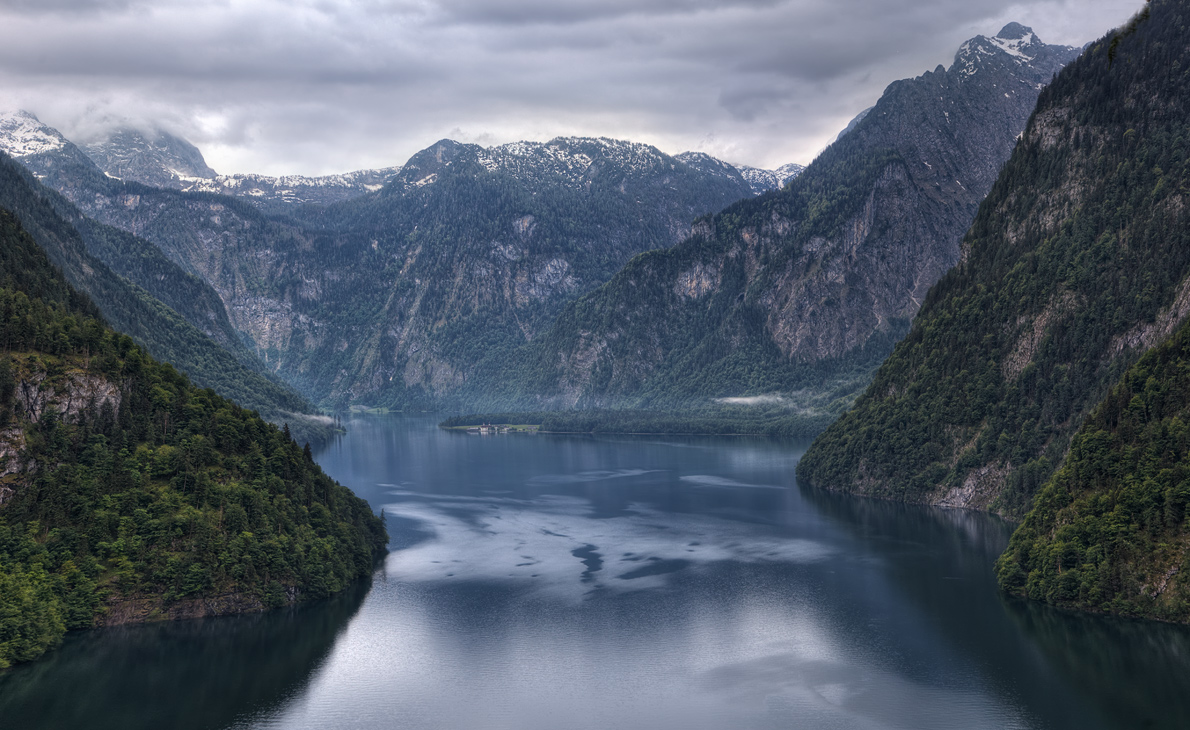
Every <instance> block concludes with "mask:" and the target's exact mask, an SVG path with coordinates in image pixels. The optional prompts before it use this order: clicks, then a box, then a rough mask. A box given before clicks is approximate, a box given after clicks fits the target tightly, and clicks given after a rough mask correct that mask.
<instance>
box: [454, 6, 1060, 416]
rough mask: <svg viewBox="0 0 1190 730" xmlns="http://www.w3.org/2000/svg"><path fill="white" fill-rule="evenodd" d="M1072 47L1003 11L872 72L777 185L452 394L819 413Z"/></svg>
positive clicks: (968, 208)
mask: <svg viewBox="0 0 1190 730" xmlns="http://www.w3.org/2000/svg"><path fill="white" fill-rule="evenodd" d="M1075 53H1076V51H1075V49H1072V48H1067V47H1064V46H1050V45H1046V44H1045V43H1042V42H1041V41H1040V40H1039V39H1037V37H1036V36H1035V35H1034V34H1033V33H1032V31H1031V30H1029V29H1028V28H1024V27H1023V26H1020V25H1018V24H1015V23H1014V24H1010V25H1009V26H1006V27H1005V28H1004V29H1003V30H1002V31H1001V32H1000V34H999V35H997V36H996V37H994V38H987V37H984V36H979V37H977V38H974V39H972V40H971V41H968V42H967V43H966V44H964V46H963V47H962V48H961V49H960V50H959V52H958V54H957V55H956V57H955V63H954V64H953V65H952V66H951V68H950V69H944V68H942V67H941V66H939V67H938V68H937V69H936V70H934V71H931V72H927V73H926V74H923V75H922V76H920V77H918V78H915V79H907V80H904V81H898V82H896V83H894V84H892V85H890V86H889V87H888V89H887V90H886V91H885V93H884V95H883V96H882V97H881V99H880V100H879V102H878V103H877V104H876V106H875V108H874V109H873V110H872V111H871V112H870V113H869V114H867V115H866V116H865V117H864V118H863V119H862V120H861V121H859V122H858V123H857V124H856V126H855V128H854V129H853V130H852V131H850V132H849V133H847V134H846V135H843V136H841V137H840V139H839V140H838V141H837V142H836V143H834V144H833V145H831V146H830V147H829V148H828V149H827V150H826V151H825V152H823V153H822V154H821V155H820V156H819V157H818V158H817V159H816V160H815V161H814V162H813V163H812V164H811V165H810V166H809V167H808V168H807V169H806V170H805V171H804V172H802V173H801V174H800V175H799V176H798V177H796V178H794V179H793V180H792V181H791V182H789V183H788V184H787V185H786V187H785V188H784V189H783V190H780V191H777V192H773V193H769V194H766V195H762V196H760V197H759V198H755V199H749V200H744V201H742V202H739V203H736V204H735V205H732V206H731V207H729V208H727V209H725V210H724V211H722V212H721V213H718V214H716V215H714V216H710V217H705V218H703V219H700V220H699V221H698V222H696V224H695V225H694V227H693V230H692V232H691V236H690V237H689V238H687V239H686V240H685V241H683V242H682V243H680V244H679V245H677V246H675V247H673V248H670V249H667V250H660V251H650V252H648V253H645V254H641V255H639V256H637V257H635V258H634V259H632V261H630V262H629V263H628V264H627V265H626V266H625V267H624V268H623V269H622V270H621V271H620V272H618V273H617V274H616V276H615V277H614V278H613V279H612V280H611V281H610V282H608V283H607V284H606V285H604V286H602V287H601V288H599V289H598V290H596V291H594V292H592V293H591V294H589V295H587V296H584V297H582V298H581V299H579V300H578V301H576V302H574V303H573V304H571V305H569V306H568V307H567V308H566V309H565V311H564V312H563V313H562V315H561V316H560V317H559V319H558V320H557V322H556V323H555V324H554V325H553V327H552V328H551V329H550V330H549V331H548V332H546V333H545V334H543V335H542V336H541V337H540V338H538V339H537V340H536V341H535V342H534V343H533V344H532V345H531V346H530V347H528V348H526V350H525V351H524V352H523V353H521V354H520V355H519V356H518V357H517V358H515V359H513V360H512V361H511V364H510V366H509V367H506V368H503V369H500V370H496V371H495V372H494V373H492V374H491V377H487V378H484V377H483V376H484V375H485V374H487V373H481V374H480V377H478V378H476V379H475V380H474V381H473V383H472V388H471V390H470V391H468V395H469V396H471V397H472V399H473V401H475V402H481V403H484V404H485V405H486V406H488V407H489V408H490V409H492V410H506V409H509V408H513V407H518V406H519V407H524V406H525V405H529V406H533V405H536V406H537V407H538V408H550V407H553V408H570V407H575V408H583V409H591V408H595V409H598V408H620V407H643V408H662V409H672V408H677V407H680V408H688V407H691V406H692V405H707V404H709V403H710V401H711V400H712V399H716V398H728V397H736V398H738V397H742V396H756V397H763V398H764V399H765V400H764V401H763V403H764V405H766V406H771V405H773V404H774V403H775V402H778V401H779V402H783V403H785V405H786V407H787V408H788V409H789V412H790V413H791V414H793V415H795V416H797V417H798V418H799V419H802V420H803V421H804V422H807V423H821V422H822V421H823V420H824V419H829V418H830V417H831V416H833V415H834V414H836V413H838V412H839V411H840V410H841V409H842V408H845V407H846V405H847V404H848V403H849V402H850V397H851V396H852V394H853V393H855V392H856V390H857V389H858V388H862V387H863V386H864V385H865V384H866V383H867V381H868V379H869V378H870V376H871V373H872V372H873V370H874V369H875V368H876V367H877V365H878V364H879V362H880V361H881V360H882V359H883V358H884V357H885V356H886V355H887V354H888V352H889V351H890V350H891V349H892V345H893V343H894V342H895V341H896V340H897V339H898V338H900V337H901V336H902V335H904V333H905V332H906V331H907V330H908V326H909V320H910V318H911V317H912V316H913V315H914V314H915V312H916V311H917V308H918V305H919V303H920V302H921V300H922V299H923V298H924V296H925V293H926V291H927V290H928V289H929V287H930V286H931V285H932V284H933V283H934V282H935V281H936V280H937V279H938V278H939V277H940V276H941V275H942V274H943V273H944V272H945V271H946V270H947V269H948V268H950V267H951V266H953V265H954V264H955V263H956V262H957V261H958V258H959V241H960V238H961V236H962V234H963V232H964V231H965V230H966V229H967V227H968V226H969V225H970V222H971V219H972V218H973V217H974V215H975V212H976V208H977V206H978V203H979V200H980V199H981V198H982V197H983V195H984V194H985V193H986V192H987V191H988V190H989V189H990V187H991V185H992V183H993V181H994V180H995V177H996V173H997V171H998V170H999V168H1000V166H1001V165H1002V164H1003V162H1004V161H1005V160H1006V159H1007V158H1008V156H1009V154H1010V152H1011V150H1012V148H1013V145H1014V144H1015V141H1016V137H1017V135H1018V134H1019V133H1020V132H1021V130H1023V129H1024V126H1025V122H1026V120H1027V118H1028V115H1029V112H1030V111H1031V110H1032V108H1033V106H1034V102H1035V100H1036V98H1037V94H1038V91H1039V89H1040V88H1041V87H1042V86H1043V85H1044V84H1045V83H1046V82H1048V81H1049V80H1050V78H1051V77H1052V75H1053V73H1054V72H1055V71H1057V70H1058V69H1060V68H1061V67H1062V65H1063V64H1065V63H1066V62H1068V61H1069V60H1071V59H1072V58H1073V57H1074V55H1075ZM807 416H810V417H811V418H809V419H808V420H807V419H806V417H807Z"/></svg>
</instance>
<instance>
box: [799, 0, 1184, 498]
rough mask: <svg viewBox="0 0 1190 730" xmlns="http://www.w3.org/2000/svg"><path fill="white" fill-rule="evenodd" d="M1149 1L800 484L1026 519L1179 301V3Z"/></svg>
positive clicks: (1092, 66)
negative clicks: (1093, 413)
mask: <svg viewBox="0 0 1190 730" xmlns="http://www.w3.org/2000/svg"><path fill="white" fill-rule="evenodd" d="M1149 7H1150V8H1151V18H1150V19H1148V20H1147V21H1144V22H1138V23H1136V24H1133V25H1132V26H1130V27H1129V28H1127V29H1126V30H1124V31H1122V32H1120V33H1116V34H1112V35H1109V36H1108V37H1106V38H1104V39H1102V40H1101V41H1099V42H1097V43H1095V44H1093V45H1092V46H1091V47H1090V48H1089V49H1088V50H1087V51H1086V53H1085V54H1084V55H1083V56H1082V58H1080V59H1079V60H1078V61H1077V62H1076V63H1074V64H1072V65H1071V66H1069V67H1068V68H1067V69H1066V70H1065V71H1063V72H1062V73H1061V74H1059V76H1058V77H1057V79H1056V80H1055V81H1054V82H1053V83H1052V84H1051V85H1050V86H1049V87H1047V88H1046V90H1045V91H1043V92H1042V95H1041V98H1040V100H1039V101H1038V106H1037V110H1036V112H1035V113H1034V115H1033V117H1032V118H1031V120H1030V122H1029V126H1028V129H1027V130H1026V131H1025V134H1024V137H1023V139H1022V141H1021V143H1020V144H1019V145H1018V146H1017V148H1016V151H1015V152H1014V154H1013V156H1012V158H1011V160H1010V161H1009V162H1008V164H1007V165H1006V166H1005V168H1004V170H1003V172H1002V173H1001V175H1000V178H999V180H998V181H997V182H996V185H995V187H994V188H993V190H992V192H991V194H990V195H989V196H988V198H987V199H986V200H985V201H984V203H983V205H982V206H981V207H980V211H979V215H978V216H977V218H976V220H975V223H974V225H973V226H972V228H971V231H970V232H969V233H968V235H967V237H966V239H965V240H964V243H963V260H962V263H961V264H960V265H959V266H957V267H955V268H954V269H953V270H952V271H951V272H950V273H949V274H947V275H946V276H945V277H944V278H943V279H942V280H941V281H940V282H939V283H938V284H937V285H936V286H935V287H934V288H933V289H932V290H931V291H930V294H929V296H928V297H927V298H926V302H925V304H924V305H923V307H922V311H921V312H920V313H919V314H918V316H917V319H916V320H915V321H914V325H913V328H912V330H911V331H910V333H909V335H908V337H906V339H905V340H904V341H903V342H901V343H900V344H899V345H898V346H897V348H896V350H895V351H894V352H893V354H892V356H891V357H889V359H888V360H887V361H886V362H885V363H884V365H883V366H881V368H880V371H879V373H878V374H877V376H876V379H875V381H874V382H873V383H872V385H871V387H869V388H868V390H867V391H866V392H865V394H864V395H863V397H861V398H860V399H859V401H858V402H857V404H856V406H855V408H854V409H853V410H852V411H850V412H849V413H847V414H846V415H845V416H843V417H842V418H841V419H839V421H837V422H836V423H835V424H834V425H832V426H831V427H830V429H828V430H827V431H826V432H825V433H824V434H823V435H822V436H821V437H820V438H819V439H818V440H817V441H816V442H815V443H814V445H813V447H812V448H811V449H810V450H809V451H808V452H807V453H806V455H805V457H804V458H803V459H802V460H801V462H800V464H799V465H798V476H799V479H801V480H804V481H806V482H809V483H811V484H814V485H816V486H819V487H825V488H828V489H837V490H846V491H853V492H857V493H862V494H871V495H875V496H881V497H888V498H894V499H902V500H909V501H925V502H934V503H939V504H945V505H953V506H963V507H977V508H989V509H993V510H997V511H1000V512H1002V513H1005V514H1008V515H1014V516H1020V515H1023V514H1024V513H1025V511H1026V510H1027V509H1028V508H1029V505H1030V504H1031V502H1032V499H1033V496H1034V495H1035V494H1036V493H1037V491H1038V489H1039V488H1040V487H1041V485H1042V484H1044V483H1045V482H1046V480H1048V479H1049V478H1050V477H1051V475H1053V473H1054V472H1055V470H1056V469H1057V468H1058V467H1059V466H1060V465H1061V464H1062V462H1063V460H1064V459H1065V457H1066V453H1067V450H1068V447H1069V445H1070V439H1071V436H1072V435H1073V433H1074V432H1075V430H1076V429H1078V427H1079V425H1080V424H1081V423H1082V421H1083V419H1084V418H1085V416H1086V414H1087V413H1088V412H1089V411H1090V410H1091V409H1092V408H1093V407H1094V406H1095V405H1096V404H1097V403H1098V402H1100V401H1101V400H1102V399H1103V398H1104V396H1105V395H1106V394H1107V391H1108V389H1109V388H1110V387H1111V386H1112V384H1114V383H1115V382H1117V381H1118V380H1119V378H1120V376H1121V374H1122V373H1123V372H1124V370H1125V369H1126V368H1128V367H1129V366H1130V365H1131V364H1133V363H1134V362H1136V360H1137V359H1138V358H1139V357H1140V355H1141V354H1142V353H1143V352H1144V351H1145V350H1146V349H1147V348H1149V347H1151V346H1153V345H1154V344H1156V343H1158V342H1160V341H1161V340H1162V339H1164V338H1165V337H1167V336H1168V335H1169V334H1170V333H1171V332H1172V331H1173V330H1174V329H1175V328H1176V327H1177V325H1178V323H1179V322H1180V321H1181V320H1182V319H1184V318H1185V316H1186V315H1187V313H1188V312H1190V279H1188V278H1187V277H1188V275H1190V226H1188V225H1187V212H1186V211H1187V199H1186V196H1187V192H1188V190H1190V135H1188V134H1187V123H1186V120H1187V112H1188V108H1187V100H1188V94H1190V46H1188V45H1187V43H1186V38H1187V14H1188V11H1187V8H1186V5H1185V3H1183V2H1175V1H1174V0H1161V1H1159V2H1153V3H1152V4H1151V5H1150V6H1149ZM1147 12H1148V11H1146V13H1147Z"/></svg>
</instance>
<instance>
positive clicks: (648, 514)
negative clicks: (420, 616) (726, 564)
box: [385, 493, 832, 600]
mask: <svg viewBox="0 0 1190 730" xmlns="http://www.w3.org/2000/svg"><path fill="white" fill-rule="evenodd" d="M404 496H405V497H406V499H405V500H403V501H399V502H393V503H390V504H388V505H386V506H385V511H386V512H387V513H389V514H392V515H395V516H398V517H401V518H403V519H406V520H414V521H416V522H417V524H418V525H419V526H420V529H422V530H423V531H424V532H427V533H429V534H431V535H432V536H433V537H432V538H430V539H429V540H426V541H424V542H422V543H420V544H418V545H415V546H414V547H411V548H408V549H405V550H401V551H398V552H394V553H392V554H391V555H389V558H388V562H387V564H386V566H385V570H386V573H387V575H388V576H389V577H390V578H392V579H396V580H402V581H408V582H431V581H443V580H455V581H464V580H470V581H515V582H524V583H526V584H527V585H529V586H531V587H532V588H534V589H535V590H538V591H543V592H548V593H550V594H553V595H555V596H558V597H564V598H567V599H569V600H579V599H581V598H582V597H583V596H585V595H589V594H591V593H592V592H594V591H600V590H614V591H630V590H641V589H648V588H661V587H664V586H665V585H666V582H667V580H668V578H669V577H670V576H671V575H672V574H674V573H678V572H682V571H693V570H698V569H699V568H700V567H702V566H705V565H707V564H711V563H717V562H722V561H736V562H744V563H757V562H770V563H775V562H779V563H812V562H816V561H820V560H825V559H826V558H828V557H829V556H830V555H831V553H832V549H831V548H830V547H829V546H828V545H826V544H824V543H822V542H818V541H814V540H807V539H800V538H794V537H789V536H787V535H782V534H779V533H777V532H776V531H774V530H767V529H766V528H764V527H763V526H757V525H753V524H746V523H739V522H732V521H727V520H722V519H718V518H715V517H709V516H702V515H674V514H666V513H662V512H660V511H658V510H656V509H654V508H652V507H649V506H647V505H643V504H633V505H631V507H630V508H629V509H628V510H626V511H625V513H623V514H620V515H618V516H614V517H605V518H595V517H592V516H591V509H590V504H589V503H588V502H587V501H586V500H583V499H579V498H574V497H559V496H549V495H547V496H543V497H538V498H536V499H533V500H516V499H509V498H495V497H491V498H489V497H459V496H446V497H441V496H437V495H424V494H413V493H405V494H404ZM594 556H597V557H598V569H595V568H594V567H593V566H594V564H593V562H592V557H594Z"/></svg>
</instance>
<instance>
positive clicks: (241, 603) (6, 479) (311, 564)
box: [0, 211, 387, 668]
mask: <svg viewBox="0 0 1190 730" xmlns="http://www.w3.org/2000/svg"><path fill="white" fill-rule="evenodd" d="M96 314H97V311H96V308H95V307H94V305H92V304H91V303H90V302H89V301H88V300H87V298H86V297H85V296H82V295H81V294H79V293H78V292H77V291H75V290H74V289H73V288H72V287H70V286H69V285H68V284H67V283H66V282H65V281H64V279H63V277H62V275H61V273H60V272H59V271H58V270H57V269H56V268H55V267H54V266H53V265H52V264H51V262H50V260H49V258H48V257H47V256H46V254H45V252H44V251H43V250H42V249H41V248H40V247H39V246H38V244H37V243H35V242H34V240H33V239H32V237H30V236H29V235H28V234H27V233H25V231H24V230H23V229H22V227H21V225H20V223H19V221H18V220H17V219H16V217H15V216H13V215H11V214H10V213H8V212H6V211H0V343H2V348H3V349H0V668H4V667H8V666H10V665H11V664H13V663H16V662H21V661H29V660H32V659H36V658H37V657H38V656H40V655H41V654H42V653H44V652H45V651H46V650H47V649H49V648H52V647H53V646H55V645H57V643H59V642H60V641H61V639H62V635H63V633H64V632H65V631H66V630H67V629H74V628H85V627H89V626H93V625H96V624H100V625H103V624H108V625H111V624H119V623H128V622H131V621H144V620H149V619H158V618H180V617H197V616H203V615H214V614H224V613H239V612H244V611H257V610H262V609H264V608H266V607H272V606H280V605H284V604H286V603H292V602H294V601H296V600H301V599H310V598H319V597H322V596H326V595H329V594H331V593H334V592H337V591H339V590H342V589H343V588H345V587H346V586H347V585H348V584H349V583H350V582H351V581H354V580H355V579H357V578H360V577H364V576H367V575H368V574H369V573H370V572H371V570H372V568H373V566H374V565H375V561H376V559H377V558H378V557H379V556H380V555H382V554H383V552H384V550H385V545H386V543H387V536H386V535H385V531H384V526H383V524H382V523H381V520H380V519H379V518H377V517H376V516H375V515H373V514H372V512H371V509H370V508H369V506H368V505H367V503H366V502H364V501H363V500H361V499H359V498H358V497H356V496H355V495H353V494H352V493H351V492H350V491H349V490H347V489H346V488H344V487H343V486H341V485H339V484H337V483H335V482H334V481H332V480H331V479H330V478H329V477H327V476H326V475H325V474H323V473H322V470H321V469H320V468H319V467H318V466H317V465H316V464H315V463H314V462H313V459H312V458H311V457H310V455H309V451H308V450H307V451H306V452H303V451H302V449H301V448H300V447H298V445H297V444H296V443H294V442H293V440H292V439H291V438H290V437H289V434H288V432H285V433H283V432H282V431H280V430H278V429H277V428H276V427H274V426H271V425H269V424H267V423H265V422H264V421H262V420H261V419H260V418H259V417H258V416H257V415H256V414H255V413H252V412H250V411H246V410H244V409H242V408H240V407H238V406H236V405H235V404H234V403H231V402H229V401H227V400H224V399H223V398H221V397H219V396H218V395H216V394H215V393H213V392H212V391H210V390H200V389H198V388H195V387H194V386H193V385H191V384H190V382H189V381H188V380H187V379H186V377H185V376H184V375H181V374H179V373H178V371H177V370H175V369H174V368H172V367H171V366H169V365H163V364H160V363H158V362H156V361H155V360H153V359H152V358H151V357H149V356H148V355H147V354H146V353H145V352H144V351H143V350H141V349H140V348H139V347H137V346H136V345H135V344H134V343H133V341H132V339H131V338H129V337H128V336H126V335H123V334H120V333H118V332H115V331H113V330H111V329H110V328H107V327H106V326H105V325H104V323H103V322H102V321H101V320H99V319H98V318H97V317H96Z"/></svg>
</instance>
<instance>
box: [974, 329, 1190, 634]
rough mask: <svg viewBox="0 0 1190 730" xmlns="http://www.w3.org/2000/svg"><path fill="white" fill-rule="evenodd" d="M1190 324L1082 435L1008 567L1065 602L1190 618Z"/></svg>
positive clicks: (1003, 567)
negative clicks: (1189, 526)
mask: <svg viewBox="0 0 1190 730" xmlns="http://www.w3.org/2000/svg"><path fill="white" fill-rule="evenodd" d="M1187 505H1190V322H1188V323H1187V324H1185V325H1183V326H1182V327H1181V329H1179V330H1178V332H1177V334H1176V335H1175V336H1174V337H1172V338H1171V339H1169V340H1167V341H1166V342H1165V343H1163V344H1162V345H1160V346H1158V347H1156V348H1154V349H1153V350H1150V351H1149V352H1148V353H1147V354H1145V356H1144V357H1143V358H1141V360H1140V362H1138V363H1137V364H1136V365H1134V366H1132V367H1131V368H1130V369H1129V370H1128V372H1127V373H1125V374H1124V377H1123V379H1122V380H1121V381H1120V382H1119V383H1118V384H1117V385H1116V386H1115V387H1114V388H1113V389H1112V390H1111V392H1110V393H1109V394H1108V396H1107V398H1106V399H1104V401H1103V402H1102V403H1100V404H1099V406H1097V407H1096V408H1095V410H1094V411H1093V412H1092V413H1091V415H1090V416H1088V417H1087V419H1086V421H1085V422H1084V423H1083V426H1082V428H1080V429H1079V431H1078V433H1077V434H1075V436H1074V440H1073V442H1072V444H1071V447H1070V454H1069V455H1068V456H1067V457H1066V461H1065V462H1064V463H1063V465H1062V468H1061V469H1060V470H1058V472H1057V474H1055V475H1054V478H1053V479H1051V480H1050V481H1049V482H1048V483H1047V484H1046V485H1045V488H1044V489H1043V490H1042V491H1041V493H1040V494H1038V495H1037V499H1036V500H1035V501H1034V503H1033V509H1032V510H1031V511H1030V512H1029V514H1028V516H1027V517H1026V518H1025V521H1024V522H1023V523H1022V524H1021V526H1020V527H1019V528H1017V530H1016V532H1015V533H1014V534H1013V536H1012V542H1011V543H1010V544H1009V546H1008V550H1007V551H1006V552H1005V553H1004V555H1003V556H1002V557H1001V558H1000V562H999V564H998V566H997V571H998V574H999V580H1000V585H1001V587H1002V588H1004V590H1006V591H1008V592H1009V593H1013V594H1016V595H1021V596H1027V597H1029V598H1033V599H1036V600H1041V601H1048V602H1049V603H1054V604H1057V605H1059V606H1065V607H1068V608H1078V609H1084V610H1092V611H1109V612H1112V613H1120V614H1124V615H1129V616H1150V617H1155V618H1160V619H1163V620H1167V621H1183V622H1185V621H1190V564H1188V563H1187V560H1188V559H1190V552H1188V551H1187V546H1188V544H1190V539H1188V532H1187V521H1186V517H1187Z"/></svg>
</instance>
